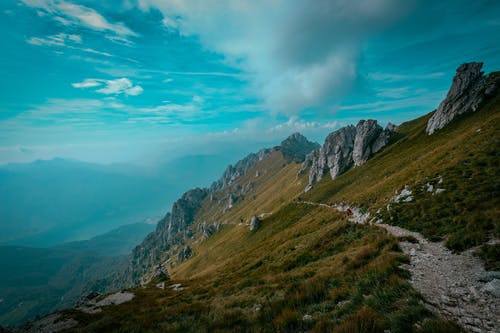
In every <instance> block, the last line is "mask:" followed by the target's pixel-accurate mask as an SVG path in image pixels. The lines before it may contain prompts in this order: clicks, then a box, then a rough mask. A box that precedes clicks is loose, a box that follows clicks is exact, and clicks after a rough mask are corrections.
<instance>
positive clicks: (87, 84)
mask: <svg viewBox="0 0 500 333" xmlns="http://www.w3.org/2000/svg"><path fill="white" fill-rule="evenodd" d="M71 85H72V86H73V87H74V88H91V87H97V86H100V85H101V83H100V82H99V81H98V80H96V79H85V80H83V81H82V82H78V83H72V84H71Z"/></svg>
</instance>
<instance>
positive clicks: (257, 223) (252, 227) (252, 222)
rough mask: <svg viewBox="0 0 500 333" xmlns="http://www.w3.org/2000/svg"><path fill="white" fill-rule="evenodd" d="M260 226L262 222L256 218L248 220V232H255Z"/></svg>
mask: <svg viewBox="0 0 500 333" xmlns="http://www.w3.org/2000/svg"><path fill="white" fill-rule="evenodd" d="M261 224H262V221H261V220H260V219H259V218H258V217H257V216H252V218H251V219H250V231H255V230H257V229H258V228H259V227H260V225H261Z"/></svg>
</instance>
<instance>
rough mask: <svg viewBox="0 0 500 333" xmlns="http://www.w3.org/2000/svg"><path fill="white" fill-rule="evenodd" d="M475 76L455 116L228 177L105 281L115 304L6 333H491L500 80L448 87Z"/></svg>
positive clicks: (84, 305) (278, 150)
mask: <svg viewBox="0 0 500 333" xmlns="http://www.w3.org/2000/svg"><path fill="white" fill-rule="evenodd" d="M476 67H477V65H466V66H461V67H460V68H459V69H458V71H457V76H456V77H455V79H454V81H453V84H452V88H451V90H455V88H456V87H457V82H458V87H461V88H460V89H458V90H459V91H460V92H459V93H458V94H455V93H449V94H448V96H447V99H446V100H449V101H450V103H452V104H453V103H455V102H454V101H458V100H459V101H460V102H457V103H458V104H457V105H462V106H465V108H466V110H465V111H464V112H461V111H460V110H461V109H460V108H459V107H452V108H451V109H449V108H448V107H443V108H438V110H437V111H433V112H431V113H429V114H427V115H425V116H423V117H420V118H418V119H415V120H412V121H409V122H406V123H403V124H400V125H399V126H397V127H393V126H388V128H386V129H382V128H381V127H379V126H378V124H377V123H376V122H375V121H374V120H364V121H360V122H359V123H358V124H357V125H356V126H354V125H350V126H347V127H344V128H342V129H339V130H338V131H336V132H334V133H332V134H330V135H329V136H328V137H327V138H326V140H325V143H324V145H323V146H321V147H318V146H317V145H314V144H311V143H307V144H305V142H304V140H302V139H301V138H300V137H299V136H297V135H296V136H295V138H294V137H291V138H289V139H287V140H285V141H284V142H287V144H286V145H283V144H282V145H280V146H277V147H272V148H267V149H262V150H260V151H259V152H258V153H254V154H250V155H248V156H247V157H245V158H244V159H242V160H240V161H239V162H237V163H235V164H234V165H230V166H228V167H227V168H226V171H225V172H224V173H223V176H222V177H221V178H220V179H218V180H217V181H215V182H214V183H213V184H212V185H211V186H210V187H209V188H195V189H192V190H190V191H187V192H186V193H184V195H182V196H181V198H180V199H178V200H177V201H176V202H175V203H174V204H173V206H172V209H171V211H170V212H169V213H168V214H166V215H165V217H164V218H163V219H161V220H160V222H159V223H158V225H157V227H156V230H155V231H154V232H153V233H151V234H149V235H148V236H147V237H146V239H145V240H144V241H143V242H142V243H141V244H140V245H139V246H137V247H136V248H134V250H133V251H132V253H131V254H130V255H129V256H128V257H127V260H126V261H127V263H126V264H124V265H122V266H120V268H119V270H117V271H114V272H113V275H112V280H113V281H114V283H115V285H122V286H129V287H130V288H129V289H128V290H126V291H122V292H118V293H114V294H111V295H96V294H94V295H90V296H89V297H87V298H86V299H85V300H82V302H80V303H79V305H78V307H77V308H75V309H69V310H65V311H62V312H59V313H55V314H52V315H50V316H47V317H45V318H43V319H42V320H39V321H35V322H32V323H29V324H27V325H26V326H24V328H22V329H21V331H25V332H32V331H41V330H42V329H47V330H48V329H51V330H56V331H57V330H60V329H61V328H64V329H66V331H67V332H86V331H89V332H95V331H117V332H118V331H120V332H142V331H147V332H178V331H184V332H186V331H187V332H212V331H217V332H234V331H241V332H254V331H260V332H303V331H312V332H388V331H390V332H419V333H423V332H463V331H464V330H467V331H474V332H495V331H498V330H499V329H500V324H499V323H500V316H499V314H498V313H499V312H498V311H497V309H498V308H499V306H500V303H499V302H500V295H499V294H500V287H499V283H500V272H499V270H500V262H499V258H500V256H499V255H498V253H499V251H500V245H499V243H498V241H497V240H498V239H500V233H499V230H500V224H499V223H500V216H499V213H498V207H500V201H499V200H500V199H499V198H500V171H499V166H500V151H499V148H498V147H500V145H499V133H500V93H499V89H497V87H498V85H499V82H500V73H499V72H496V73H492V74H489V75H488V76H486V77H487V79H486V81H487V82H488V85H489V86H488V87H489V88H487V89H482V88H481V89H479V92H476V87H477V86H476V84H462V83H460V82H464V81H463V79H461V78H462V77H464V73H468V72H469V70H470V68H476ZM481 76H482V74H481ZM457 77H458V78H460V79H458V78H457ZM465 77H468V74H467V75H465ZM479 80H481V79H479ZM471 89H473V91H471ZM450 96H451V97H450ZM466 96H470V98H474V99H476V98H478V96H479V99H478V102H477V103H476V102H474V103H472V102H471V103H469V102H470V100H469V99H468V98H467V97H466ZM446 100H445V101H446ZM467 105H475V107H467ZM440 110H447V111H445V114H446V116H445V117H444V118H446V119H447V123H446V124H445V125H442V124H443V123H442V122H441V121H439V122H438V123H439V124H440V125H439V126H437V127H434V125H432V124H434V123H435V119H436V117H440V116H439V113H440ZM450 112H451V113H450ZM451 114H452V115H451ZM450 115H451V116H450ZM444 118H443V119H444ZM430 124H431V125H430ZM438 127H439V128H438ZM429 128H434V130H432V131H429V130H428V129H429ZM290 141H292V142H290ZM381 143H383V144H381ZM284 146H286V147H290V146H291V147H296V148H298V149H293V151H297V152H300V154H297V155H298V156H299V157H300V158H299V157H297V158H290V155H288V158H287V157H286V156H287V154H288V151H287V152H285V149H284V148H285V147H284ZM306 147H307V149H306ZM306 151H307V152H306ZM292 155H293V154H292ZM311 174H313V175H314V176H313V182H312V183H311ZM327 174H330V177H325V175H327ZM310 185H312V186H310ZM306 189H307V191H305V190H306ZM138 283H141V285H138ZM56 328H58V329H56Z"/></svg>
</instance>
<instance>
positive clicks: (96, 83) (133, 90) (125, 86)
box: [71, 77, 144, 96]
mask: <svg viewBox="0 0 500 333" xmlns="http://www.w3.org/2000/svg"><path fill="white" fill-rule="evenodd" d="M71 85H72V86H73V87H74V88H78V89H86V88H93V87H102V88H100V89H97V90H96V92H98V93H100V94H105V95H120V94H125V95H129V96H137V95H140V94H142V92H143V91H144V89H142V87H141V86H139V85H134V84H133V83H132V81H130V80H129V79H127V78H125V77H124V78H120V79H115V80H104V79H85V80H83V81H82V82H76V83H72V84H71Z"/></svg>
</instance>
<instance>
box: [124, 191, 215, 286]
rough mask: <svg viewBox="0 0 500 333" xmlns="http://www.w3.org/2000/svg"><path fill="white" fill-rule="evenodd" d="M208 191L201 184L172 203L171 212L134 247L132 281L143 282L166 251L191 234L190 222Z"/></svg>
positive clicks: (131, 265)
mask: <svg viewBox="0 0 500 333" xmlns="http://www.w3.org/2000/svg"><path fill="white" fill-rule="evenodd" d="M208 193H209V192H208V190H207V189H200V188H195V189H192V190H189V191H187V192H186V193H184V194H183V195H182V197H181V198H180V199H178V200H177V201H176V202H175V203H174V204H173V205H172V210H171V212H169V213H167V214H166V215H165V217H164V218H163V219H161V220H160V221H159V222H158V225H157V226H156V230H155V231H154V232H152V233H150V234H149V235H148V236H147V237H146V239H144V241H143V242H142V243H141V244H140V245H138V246H136V247H135V248H134V250H133V251H132V254H131V255H130V267H129V268H128V270H129V272H128V274H129V275H130V280H131V282H132V283H137V282H139V281H140V279H141V278H142V276H143V275H144V274H145V273H147V272H148V271H149V270H150V269H151V268H152V267H155V266H156V265H158V264H159V263H161V260H162V254H163V253H164V252H165V251H166V250H168V249H169V248H170V247H171V246H173V245H176V244H180V243H182V242H183V240H184V239H185V238H187V237H190V233H191V231H190V230H191V229H190V226H191V224H192V223H193V222H194V218H195V215H196V213H197V212H198V210H199V209H200V207H201V203H202V201H203V200H204V199H205V198H206V197H207V196H208Z"/></svg>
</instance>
